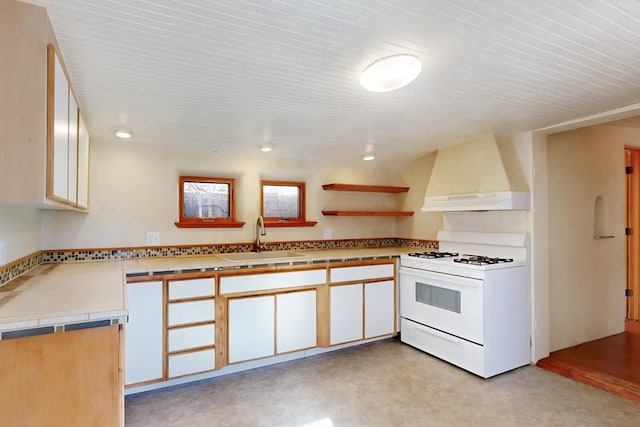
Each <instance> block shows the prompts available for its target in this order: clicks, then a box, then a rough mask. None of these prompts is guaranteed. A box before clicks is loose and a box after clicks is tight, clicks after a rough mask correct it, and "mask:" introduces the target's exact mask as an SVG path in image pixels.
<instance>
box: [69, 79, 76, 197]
mask: <svg viewBox="0 0 640 427" xmlns="http://www.w3.org/2000/svg"><path fill="white" fill-rule="evenodd" d="M67 158H68V159H67V162H68V169H67V200H68V201H69V202H71V203H72V204H74V205H75V204H76V202H77V201H78V104H77V103H76V99H75V98H74V96H73V92H71V90H69V151H68V153H67Z"/></svg>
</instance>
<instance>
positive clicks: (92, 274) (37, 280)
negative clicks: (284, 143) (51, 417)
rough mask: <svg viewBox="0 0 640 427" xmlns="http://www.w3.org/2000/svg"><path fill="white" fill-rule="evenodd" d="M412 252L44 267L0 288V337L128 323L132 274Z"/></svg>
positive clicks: (173, 259) (375, 250)
mask: <svg viewBox="0 0 640 427" xmlns="http://www.w3.org/2000/svg"><path fill="white" fill-rule="evenodd" d="M413 251H416V248H414V247H408V246H407V247H384V248H353V249H328V250H309V251H291V252H296V253H299V254H303V255H304V256H301V257H294V258H267V259H258V260H244V261H227V260H225V259H223V258H221V257H219V256H217V255H208V256H195V257H167V258H138V259H128V260H121V261H84V262H76V263H63V264H41V265H39V266H38V267H36V268H34V269H32V270H30V271H28V272H26V273H25V274H23V275H22V276H20V277H17V278H16V279H14V280H12V281H10V282H8V283H6V284H5V285H3V286H1V287H0V338H1V339H8V338H18V337H21V336H29V335H39V334H47V333H54V332H64V331H69V330H74V329H81V328H89V327H97V326H106V325H110V324H118V323H125V322H126V320H127V315H128V312H127V305H126V304H127V303H126V293H125V287H124V283H125V282H126V276H129V275H131V276H141V275H150V274H153V273H155V274H160V273H173V272H176V273H179V272H185V271H207V270H209V271H217V270H227V269H240V268H257V267H264V266H286V265H304V264H315V263H324V262H339V261H347V260H364V259H376V258H380V257H393V256H399V255H400V254H403V253H407V252H413Z"/></svg>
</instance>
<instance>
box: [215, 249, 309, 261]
mask: <svg viewBox="0 0 640 427" xmlns="http://www.w3.org/2000/svg"><path fill="white" fill-rule="evenodd" d="M218 256H219V257H220V258H222V259H224V260H226V261H259V260H261V259H277V258H285V259H289V258H300V257H306V256H307V255H304V254H299V253H297V252H291V251H270V252H238V253H229V254H218Z"/></svg>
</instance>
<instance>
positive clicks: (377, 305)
mask: <svg viewBox="0 0 640 427" xmlns="http://www.w3.org/2000/svg"><path fill="white" fill-rule="evenodd" d="M395 307H396V300H395V283H394V281H393V280H387V281H386V282H375V283H366V284H365V285H364V337H365V338H373V337H377V336H381V335H388V334H393V333H394V332H395V331H396V310H395Z"/></svg>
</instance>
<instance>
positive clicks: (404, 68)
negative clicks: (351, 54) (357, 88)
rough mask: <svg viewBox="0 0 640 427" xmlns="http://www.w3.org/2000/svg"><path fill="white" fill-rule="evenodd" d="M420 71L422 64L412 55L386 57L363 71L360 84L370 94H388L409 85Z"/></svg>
mask: <svg viewBox="0 0 640 427" xmlns="http://www.w3.org/2000/svg"><path fill="white" fill-rule="evenodd" d="M421 70H422V63H421V62H420V60H419V59H418V58H417V57H415V56H413V55H409V54H401V55H393V56H387V57H386V58H382V59H378V60H377V61H375V62H373V63H372V64H370V65H369V66H368V67H367V68H365V69H364V71H363V72H362V75H361V76H360V84H361V85H362V86H363V87H364V88H365V89H367V90H368V91H371V92H390V91H392V90H396V89H400V88H401V87H403V86H406V85H408V84H409V83H411V82H412V81H413V80H415V78H416V77H418V74H420V71H421Z"/></svg>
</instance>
